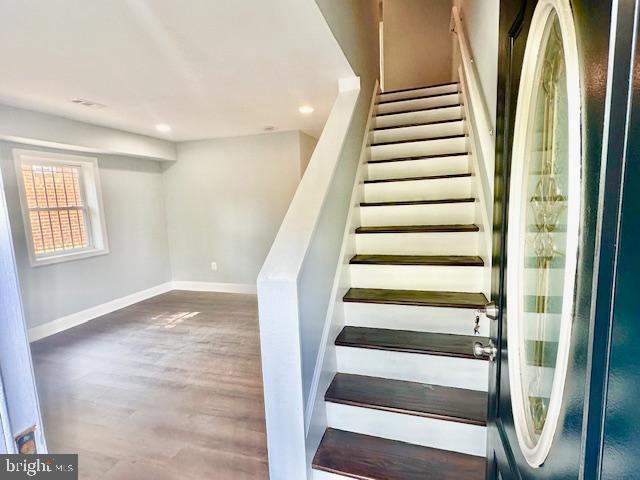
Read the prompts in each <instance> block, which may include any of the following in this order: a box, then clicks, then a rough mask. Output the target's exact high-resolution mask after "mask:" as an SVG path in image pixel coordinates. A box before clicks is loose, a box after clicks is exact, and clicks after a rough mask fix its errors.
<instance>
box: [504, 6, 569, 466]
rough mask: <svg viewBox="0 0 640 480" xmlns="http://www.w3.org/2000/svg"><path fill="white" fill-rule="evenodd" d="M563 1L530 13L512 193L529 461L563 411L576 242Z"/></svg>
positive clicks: (514, 386)
mask: <svg viewBox="0 0 640 480" xmlns="http://www.w3.org/2000/svg"><path fill="white" fill-rule="evenodd" d="M560 3H561V2H559V1H550V0H548V1H544V0H543V1H541V2H539V4H538V7H537V10H536V12H535V13H534V17H533V20H532V25H531V30H530V33H529V38H528V40H527V47H526V51H525V57H524V64H523V65H524V66H523V71H522V77H521V85H520V91H519V98H518V108H517V112H516V124H515V131H514V148H513V157H512V158H513V160H512V175H511V186H510V200H509V201H510V205H509V236H508V247H507V248H508V271H507V282H508V283H507V303H508V317H507V318H508V320H507V321H508V349H509V375H510V381H511V395H512V406H513V413H514V421H515V426H516V432H517V435H518V440H519V444H520V447H521V449H522V451H523V453H524V456H525V458H526V459H527V461H528V463H529V464H530V465H531V466H533V467H538V466H540V465H541V464H542V463H543V462H544V460H545V458H546V457H547V455H548V453H549V450H550V447H551V442H552V440H553V433H554V431H555V428H556V424H557V421H558V417H559V411H560V405H561V401H562V391H563V387H564V381H565V376H566V370H567V361H568V352H569V346H570V345H569V343H570V337H571V323H572V316H573V304H574V298H573V297H574V285H575V272H576V257H577V245H578V227H579V225H578V223H579V210H580V161H581V156H580V117H579V115H580V113H579V105H580V104H579V89H580V85H579V79H578V78H579V77H578V75H577V54H576V52H575V37H574V35H573V30H572V29H573V24H572V22H571V21H569V20H570V19H571V12H570V10H569V9H568V8H567V9H563V6H562V5H559V4H560ZM572 40H573V45H571V42H572ZM571 50H573V51H571ZM572 55H573V56H575V58H572Z"/></svg>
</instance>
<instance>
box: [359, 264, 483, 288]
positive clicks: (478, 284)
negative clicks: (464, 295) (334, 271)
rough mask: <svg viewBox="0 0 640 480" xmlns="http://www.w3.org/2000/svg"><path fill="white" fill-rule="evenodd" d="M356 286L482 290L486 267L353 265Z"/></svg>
mask: <svg viewBox="0 0 640 480" xmlns="http://www.w3.org/2000/svg"><path fill="white" fill-rule="evenodd" d="M350 273H351V286H352V287H353V288H390V289H395V290H430V291H437V292H470V293H475V292H481V291H482V286H483V279H484V267H458V266H431V265H429V266H422V265H420V266H415V265H351V268H350Z"/></svg>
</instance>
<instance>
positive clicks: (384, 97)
mask: <svg viewBox="0 0 640 480" xmlns="http://www.w3.org/2000/svg"><path fill="white" fill-rule="evenodd" d="M459 88H460V87H459V85H458V84H457V83H452V84H449V85H438V86H436V87H425V88H418V89H415V90H407V91H404V92H390V93H381V94H380V95H378V101H379V102H389V101H394V100H405V99H407V98H416V97H426V96H428V95H440V94H442V93H458V91H459Z"/></svg>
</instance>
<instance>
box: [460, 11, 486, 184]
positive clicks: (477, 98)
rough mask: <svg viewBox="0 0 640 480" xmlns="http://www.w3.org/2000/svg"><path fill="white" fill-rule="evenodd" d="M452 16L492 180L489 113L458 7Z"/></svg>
mask: <svg viewBox="0 0 640 480" xmlns="http://www.w3.org/2000/svg"><path fill="white" fill-rule="evenodd" d="M452 16H453V21H454V25H455V30H454V31H455V33H456V36H457V37H458V46H459V48H460V57H461V59H462V70H463V72H464V77H465V78H464V80H465V84H466V86H467V89H468V91H467V94H468V100H469V102H470V103H471V104H472V105H473V116H474V118H473V121H474V122H475V125H476V127H477V129H478V139H477V141H478V144H479V146H480V150H481V153H482V157H483V158H484V161H485V163H486V164H487V166H488V167H491V171H490V172H489V171H487V175H489V176H490V177H489V178H493V173H494V172H493V166H494V165H493V164H494V161H493V159H494V156H495V150H496V146H495V138H494V131H493V127H492V126H491V120H490V117H489V111H488V109H487V102H486V101H485V98H484V95H483V93H482V90H481V87H480V85H481V83H480V81H479V79H478V74H477V72H476V69H475V65H474V63H475V62H474V59H473V56H472V55H471V50H470V48H469V43H468V40H467V36H466V32H465V29H464V25H463V24H462V20H461V18H460V11H459V10H458V7H455V6H454V7H453V8H452ZM489 160H491V161H489Z"/></svg>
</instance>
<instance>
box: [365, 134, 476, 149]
mask: <svg viewBox="0 0 640 480" xmlns="http://www.w3.org/2000/svg"><path fill="white" fill-rule="evenodd" d="M464 137H466V135H464V134H455V135H442V136H440V137H425V138H412V139H409V140H393V141H391V142H376V143H372V144H371V146H372V147H382V146H384V145H401V144H403V143H417V142H430V141H432V140H433V141H435V140H451V139H453V138H464Z"/></svg>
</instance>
